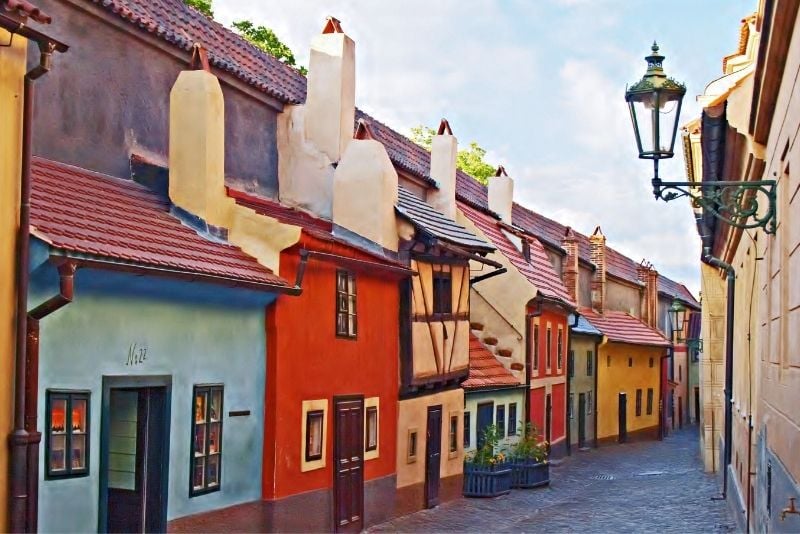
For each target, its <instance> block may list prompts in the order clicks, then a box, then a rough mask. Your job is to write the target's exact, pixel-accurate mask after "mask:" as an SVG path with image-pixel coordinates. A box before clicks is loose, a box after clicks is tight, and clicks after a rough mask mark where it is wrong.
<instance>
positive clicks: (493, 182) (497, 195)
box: [489, 165, 514, 224]
mask: <svg viewBox="0 0 800 534" xmlns="http://www.w3.org/2000/svg"><path fill="white" fill-rule="evenodd" d="M513 202H514V180H512V179H511V178H510V177H509V176H508V174H506V170H505V169H504V168H503V166H502V165H501V166H499V167H497V172H495V174H494V177H493V178H489V209H490V210H492V211H493V212H495V213H497V214H498V215H499V216H500V219H501V220H502V221H503V222H504V223H506V224H511V206H512V205H513Z"/></svg>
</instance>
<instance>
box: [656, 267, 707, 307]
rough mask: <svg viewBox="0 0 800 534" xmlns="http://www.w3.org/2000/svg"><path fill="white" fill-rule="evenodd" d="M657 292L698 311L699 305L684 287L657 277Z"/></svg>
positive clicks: (659, 276) (660, 276)
mask: <svg viewBox="0 0 800 534" xmlns="http://www.w3.org/2000/svg"><path fill="white" fill-rule="evenodd" d="M658 291H659V293H664V294H667V295H669V296H671V297H672V298H677V299H680V300H682V301H683V302H685V303H686V304H687V305H689V306H691V307H692V308H695V309H697V310H699V309H700V303H699V302H697V300H696V299H695V298H694V295H692V292H691V291H689V290H688V289H687V288H686V286H685V285H683V284H681V283H679V282H674V281H672V280H670V279H669V278H667V277H665V276H662V275H660V274H659V275H658Z"/></svg>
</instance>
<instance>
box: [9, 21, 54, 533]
mask: <svg viewBox="0 0 800 534" xmlns="http://www.w3.org/2000/svg"><path fill="white" fill-rule="evenodd" d="M20 29H22V27H21V28H20ZM37 44H38V45H39V64H38V65H37V66H35V67H34V68H32V69H31V70H30V71H28V72H27V73H26V74H25V80H24V92H23V102H22V105H23V107H22V173H21V176H20V212H19V229H18V235H17V269H16V284H17V306H16V308H17V324H16V359H15V369H14V431H13V433H12V434H11V436H10V444H11V451H10V453H11V454H10V473H9V475H10V478H11V481H10V487H9V489H10V500H11V502H10V503H9V508H10V510H9V512H10V514H9V515H10V518H9V528H10V530H11V531H12V532H23V531H33V530H36V515H35V511H36V506H35V501H36V495H35V493H34V494H31V493H29V491H30V488H31V487H32V486H31V481H30V480H29V477H30V473H31V469H30V467H31V466H29V465H27V464H28V461H27V459H26V458H27V457H29V456H33V453H34V451H35V452H36V456H37V458H38V447H39V445H38V444H39V441H40V440H41V435H40V434H39V433H37V432H36V431H35V429H34V431H33V433H29V432H28V431H27V430H26V428H25V427H26V425H25V415H26V413H27V411H26V396H27V395H26V380H27V376H28V370H27V367H28V358H27V355H26V348H27V346H26V345H27V328H28V313H27V311H28V282H29V274H28V268H29V265H28V264H29V261H30V257H29V247H30V219H31V145H32V139H33V124H32V122H33V99H34V95H35V92H34V83H33V82H34V81H35V80H37V79H38V78H40V77H41V76H43V75H44V74H46V73H47V72H48V71H49V70H50V66H51V62H52V55H53V52H54V51H55V50H56V49H57V44H56V43H55V42H54V41H46V40H38V41H37ZM62 48H63V45H62ZM64 50H66V48H63V50H60V51H64ZM32 400H33V401H35V400H36V399H35V396H34V398H33V399H32ZM31 408H32V409H34V410H35V409H36V406H35V405H34V406H33V407H31ZM29 449H32V450H29ZM36 480H38V471H37V472H36V473H35V480H34V482H33V484H35V483H36ZM33 487H35V486H33ZM31 518H32V519H33V523H31V522H30V520H31Z"/></svg>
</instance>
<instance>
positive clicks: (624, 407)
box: [618, 393, 628, 443]
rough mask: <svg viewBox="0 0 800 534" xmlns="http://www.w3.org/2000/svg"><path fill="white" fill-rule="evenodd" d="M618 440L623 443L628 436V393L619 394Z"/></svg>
mask: <svg viewBox="0 0 800 534" xmlns="http://www.w3.org/2000/svg"><path fill="white" fill-rule="evenodd" d="M618 415H619V442H620V443H625V440H626V439H627V437H628V395H626V394H625V393H620V394H619V414H618Z"/></svg>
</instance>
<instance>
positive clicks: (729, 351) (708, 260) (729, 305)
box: [702, 247, 736, 499]
mask: <svg viewBox="0 0 800 534" xmlns="http://www.w3.org/2000/svg"><path fill="white" fill-rule="evenodd" d="M709 250H710V249H709V248H708V247H706V248H705V251H704V252H705V253H704V254H703V257H702V261H703V263H705V264H706V265H710V266H712V267H717V268H718V269H722V270H723V271H725V273H726V275H727V280H728V295H727V302H726V313H725V315H726V324H725V450H724V451H723V454H724V456H723V459H724V462H723V471H722V498H723V499H725V498H726V497H727V495H728V466H730V464H731V452H732V447H731V445H732V444H731V439H732V435H733V329H734V324H733V321H734V297H735V295H736V270H735V269H734V268H733V266H732V265H731V264H729V263H726V262H724V261H722V260H721V259H719V258H716V257H714V256H712V255H711V253H710V252H709Z"/></svg>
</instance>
